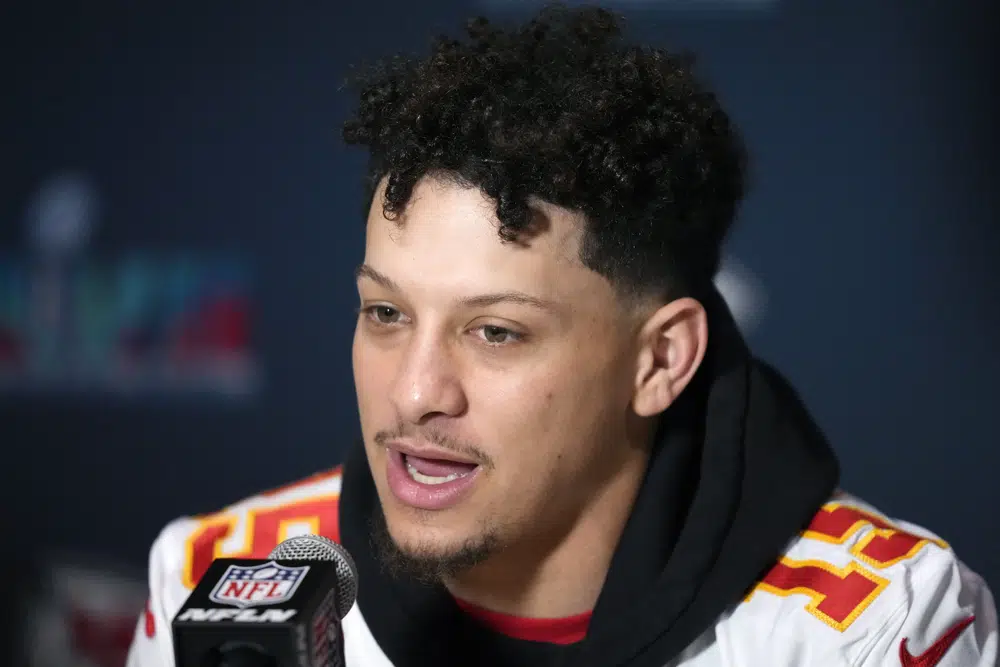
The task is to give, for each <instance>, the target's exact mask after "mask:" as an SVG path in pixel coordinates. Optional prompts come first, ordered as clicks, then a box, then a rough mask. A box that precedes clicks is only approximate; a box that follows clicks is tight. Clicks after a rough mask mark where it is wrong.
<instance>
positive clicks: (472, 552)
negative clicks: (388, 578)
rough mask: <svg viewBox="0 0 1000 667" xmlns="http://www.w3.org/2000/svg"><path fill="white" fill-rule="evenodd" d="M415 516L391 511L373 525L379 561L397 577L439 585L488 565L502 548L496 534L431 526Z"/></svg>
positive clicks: (377, 519)
mask: <svg viewBox="0 0 1000 667" xmlns="http://www.w3.org/2000/svg"><path fill="white" fill-rule="evenodd" d="M413 512H414V511H413V510H410V511H406V512H403V513H402V516H401V515H400V514H399V513H395V512H393V510H392V509H389V510H387V511H384V512H380V513H379V516H377V517H374V518H373V521H372V538H373V542H374V545H375V548H376V551H377V554H378V557H379V560H381V561H382V563H383V565H385V566H386V567H387V569H388V571H389V572H390V573H392V574H394V575H395V576H399V577H405V578H412V579H418V580H421V581H440V580H441V579H443V578H447V577H454V576H456V575H458V574H461V573H462V572H464V571H466V570H468V569H470V568H472V567H474V566H476V565H478V564H480V563H482V562H484V561H486V560H487V559H488V558H489V557H490V556H491V555H492V554H493V553H494V552H496V551H497V550H498V548H499V546H500V541H499V539H498V536H497V535H496V534H495V533H493V532H490V531H484V530H482V529H479V530H477V531H469V530H462V529H459V527H458V526H454V527H450V528H448V527H444V526H433V525H428V523H427V522H425V521H422V520H421V519H420V517H419V516H417V515H415V514H414V513H413ZM420 514H425V513H424V512H420ZM407 515H408V516H407ZM442 518H443V517H442ZM478 525H480V526H482V525H484V524H482V523H480V524H478Z"/></svg>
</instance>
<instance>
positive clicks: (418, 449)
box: [386, 440, 479, 466]
mask: <svg viewBox="0 0 1000 667" xmlns="http://www.w3.org/2000/svg"><path fill="white" fill-rule="evenodd" d="M386 448H387V449H394V450H396V451H397V452H399V453H400V454H405V455H407V456H415V457H417V458H420V459H438V460H441V461H451V462H453V463H464V464H466V465H470V466H478V465H479V462H478V461H470V460H469V459H466V458H463V457H461V456H459V455H457V454H455V452H452V451H450V450H447V449H440V448H438V447H435V446H433V445H426V444H423V443H418V442H413V441H411V440H392V441H390V442H388V443H386Z"/></svg>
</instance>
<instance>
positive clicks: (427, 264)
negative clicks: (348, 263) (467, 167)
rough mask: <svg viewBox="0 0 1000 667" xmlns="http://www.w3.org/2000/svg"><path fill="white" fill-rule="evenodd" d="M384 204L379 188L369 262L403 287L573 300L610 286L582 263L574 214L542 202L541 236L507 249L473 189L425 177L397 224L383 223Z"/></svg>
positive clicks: (490, 209)
mask: <svg viewBox="0 0 1000 667" xmlns="http://www.w3.org/2000/svg"><path fill="white" fill-rule="evenodd" d="M381 201H382V190H381V189H379V190H378V191H377V192H376V193H375V197H374V201H373V205H372V207H371V209H370V212H369V216H368V224H367V233H366V244H365V263H367V264H368V265H370V266H372V267H373V268H375V269H376V270H378V271H379V272H381V273H384V274H386V275H388V276H389V277H391V278H392V279H393V280H394V281H396V282H397V283H400V284H401V285H406V284H407V283H409V284H412V285H413V286H427V287H433V288H435V289H449V290H452V291H461V292H472V291H477V290H482V289H496V288H515V287H516V288H517V289H523V290H531V291H533V292H535V293H539V292H544V293H548V294H552V295H562V296H566V297H570V296H572V295H573V294H574V293H575V292H579V291H580V290H587V289H594V283H595V282H597V283H600V282H605V283H606V281H605V280H604V279H603V277H602V276H599V275H598V274H596V273H594V272H593V271H591V270H590V269H588V268H586V267H585V266H584V265H583V264H582V262H581V261H580V259H579V257H580V254H579V252H580V243H581V240H582V236H583V230H584V226H583V220H582V218H581V217H580V216H579V215H577V214H575V213H573V212H571V211H567V210H565V209H561V208H559V207H556V206H552V205H549V204H545V203H540V204H538V206H537V210H536V211H535V213H536V218H535V221H536V222H537V223H538V225H539V228H538V231H537V232H535V233H533V234H532V235H531V236H530V238H527V239H526V240H524V241H518V242H509V243H505V242H503V241H502V240H501V238H500V235H499V224H500V223H499V220H498V219H497V217H496V213H495V210H494V207H495V204H494V203H493V202H492V200H490V199H489V198H488V197H486V196H485V195H483V194H482V193H481V192H480V191H479V190H478V189H476V188H470V187H465V186H462V185H458V184H454V183H450V182H447V181H443V180H438V179H431V178H425V179H423V180H421V181H420V182H419V183H418V184H417V185H416V187H415V188H414V190H413V195H412V196H411V198H410V201H409V202H408V205H407V207H406V209H405V211H403V212H402V213H401V214H400V215H399V216H398V217H397V218H396V219H394V220H387V219H386V218H385V217H384V216H383V214H382V206H381ZM608 286H609V287H610V285H609V284H608Z"/></svg>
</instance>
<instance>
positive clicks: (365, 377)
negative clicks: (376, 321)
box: [351, 332, 393, 426]
mask: <svg viewBox="0 0 1000 667" xmlns="http://www.w3.org/2000/svg"><path fill="white" fill-rule="evenodd" d="M351 363H352V366H353V369H354V389H355V393H356V394H357V399H358V408H359V411H360V413H361V414H360V417H361V421H362V426H365V425H366V422H367V421H368V420H369V419H372V418H377V417H378V415H379V413H380V411H382V410H384V409H386V408H387V407H388V400H387V397H388V396H389V393H388V392H389V388H390V384H391V382H392V370H393V369H392V360H391V358H390V357H389V356H388V355H386V354H385V353H384V352H383V353H380V352H379V351H378V350H375V349H373V346H372V345H370V344H368V343H366V341H365V338H364V336H363V334H361V333H360V332H355V334H354V344H353V346H352V348H351ZM383 404H384V406H385V407H383Z"/></svg>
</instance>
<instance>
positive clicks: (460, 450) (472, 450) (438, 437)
mask: <svg viewBox="0 0 1000 667" xmlns="http://www.w3.org/2000/svg"><path fill="white" fill-rule="evenodd" d="M402 439H409V440H421V441H423V442H429V443H431V444H432V445H435V446H437V447H440V448H441V449H445V450H447V451H449V452H454V453H455V454H458V455H460V456H462V457H463V458H468V459H472V460H473V461H475V462H476V463H478V464H479V465H480V466H482V467H483V468H486V469H491V468H493V459H492V458H491V457H490V455H489V454H487V453H486V452H484V451H483V450H482V449H480V448H479V447H477V446H476V445H474V444H472V443H470V442H466V441H463V440H457V439H455V438H452V437H451V436H449V435H447V434H444V433H441V432H440V431H436V430H434V429H420V430H415V429H413V428H411V427H408V426H406V425H405V424H397V425H396V427H395V428H393V429H386V430H381V431H378V432H376V433H375V436H374V438H373V440H374V441H375V444H376V445H378V446H379V447H386V446H387V445H388V444H389V443H390V442H392V441H393V440H402Z"/></svg>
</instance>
